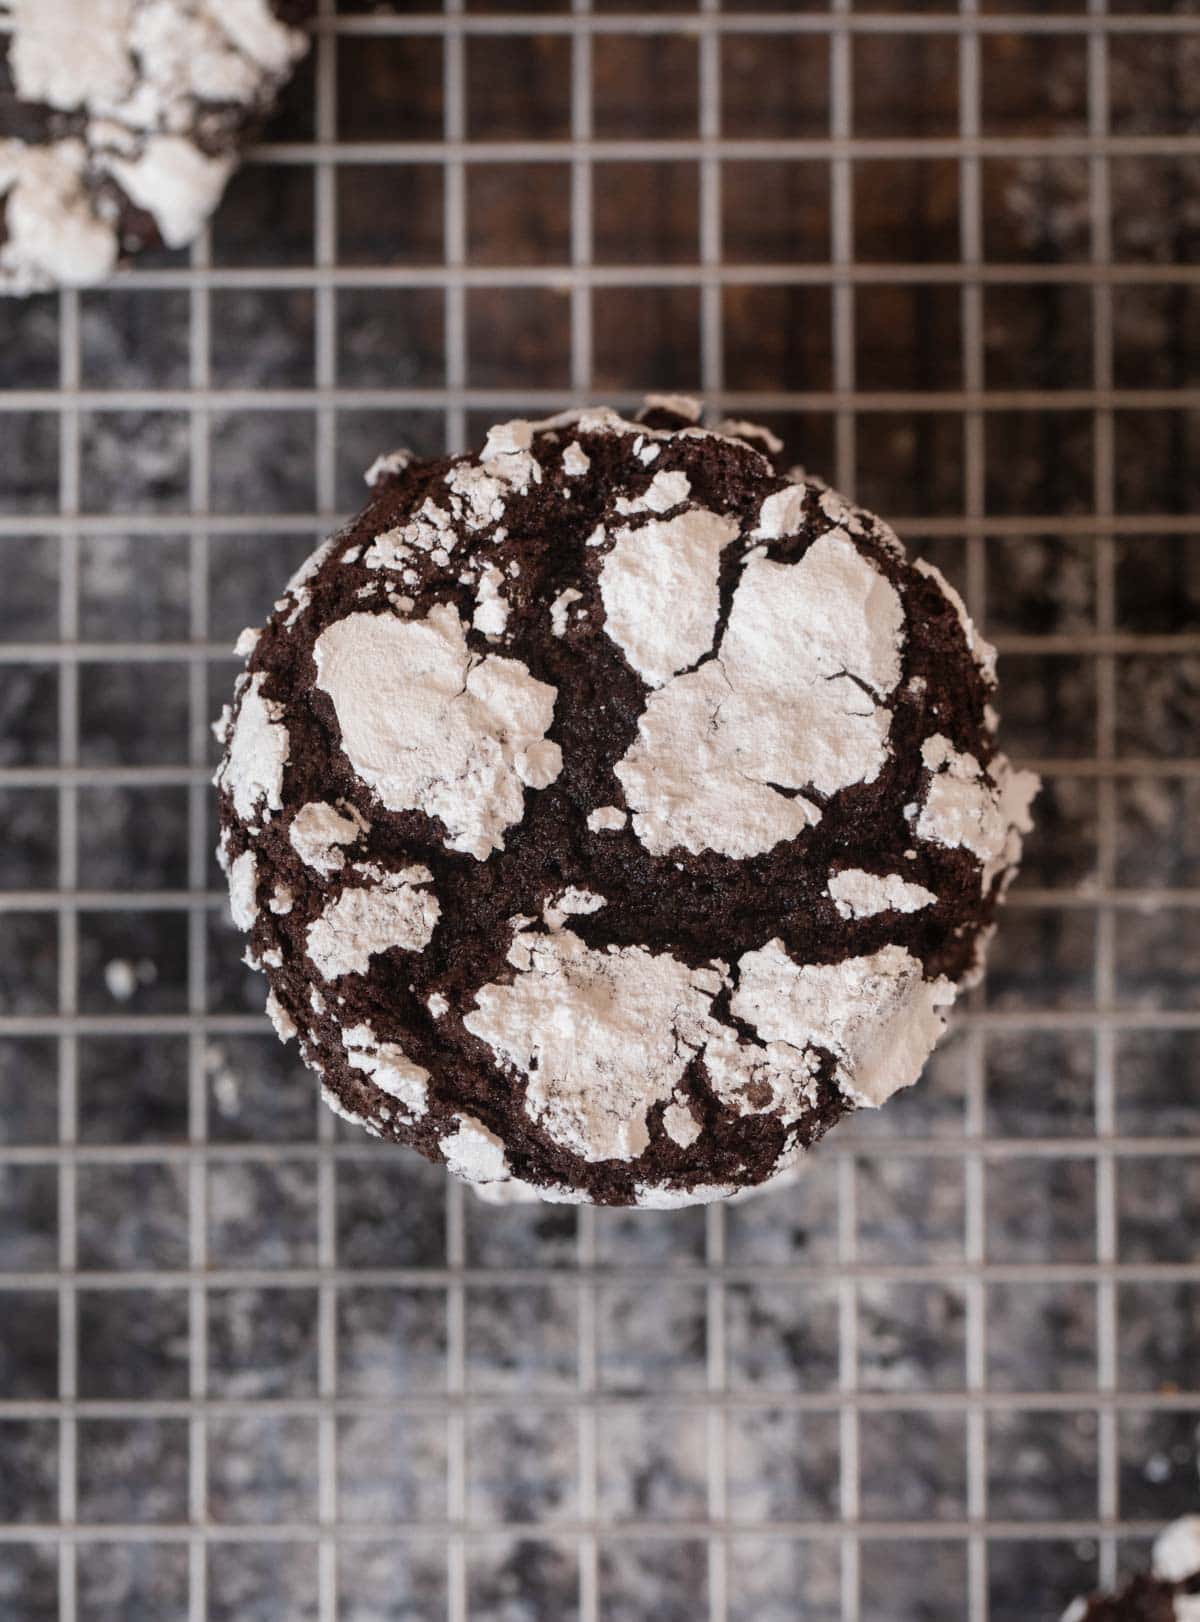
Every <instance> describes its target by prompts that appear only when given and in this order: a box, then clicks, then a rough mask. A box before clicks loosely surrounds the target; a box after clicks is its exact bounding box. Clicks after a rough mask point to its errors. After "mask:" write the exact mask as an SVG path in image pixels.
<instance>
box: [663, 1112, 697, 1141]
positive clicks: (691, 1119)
mask: <svg viewBox="0 0 1200 1622" xmlns="http://www.w3.org/2000/svg"><path fill="white" fill-rule="evenodd" d="M663 1131H664V1132H665V1133H666V1134H667V1136H668V1137H669V1138H670V1139H671V1141H672V1143H677V1144H678V1145H679V1146H680V1148H681V1149H690V1148H691V1146H692V1144H693V1143H695V1141H696V1139H697V1138H700V1137H703V1136H704V1128H703V1127H702V1126H701V1124H700V1122H699V1121H698V1120H697V1119H696V1117H695V1116H694V1115H693V1114H692V1112H691V1110H690V1109H688V1108H687V1107H686V1105H684V1104H668V1105H667V1107H666V1109H665V1110H663Z"/></svg>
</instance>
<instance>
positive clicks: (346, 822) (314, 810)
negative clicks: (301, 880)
mask: <svg viewBox="0 0 1200 1622" xmlns="http://www.w3.org/2000/svg"><path fill="white" fill-rule="evenodd" d="M368 831H369V824H368V822H367V820H366V818H365V817H364V816H362V815H361V813H360V812H358V811H357V810H355V808H354V806H352V805H345V804H343V806H342V808H341V809H340V810H339V808H338V807H337V806H335V805H326V804H325V802H324V801H322V800H312V801H310V803H309V804H308V805H302V806H301V807H300V809H299V811H297V812H296V815H295V816H294V817H293V819H292V825H291V827H290V828H289V829H288V840H289V842H290V843H291V847H292V849H293V850H294V851H295V852H296V855H297V856H299V858H300V860H301V861H302V862H304V863H305V864H306V865H307V866H309V867H311V868H312V869H313V871H314V872H315V873H321V874H323V875H324V876H325V877H326V878H328V877H329V875H330V874H331V873H339V872H340V871H341V870H342V868H343V867H345V865H346V853H345V851H344V850H343V849H342V848H341V847H342V846H343V845H352V844H353V843H354V841H355V840H356V839H358V838H359V836H360V835H361V834H363V833H366V832H368Z"/></svg>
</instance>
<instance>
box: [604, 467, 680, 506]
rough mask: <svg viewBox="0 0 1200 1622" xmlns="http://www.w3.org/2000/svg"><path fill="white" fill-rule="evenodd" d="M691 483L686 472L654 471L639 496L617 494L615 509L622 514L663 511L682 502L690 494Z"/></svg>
mask: <svg viewBox="0 0 1200 1622" xmlns="http://www.w3.org/2000/svg"><path fill="white" fill-rule="evenodd" d="M691 490H692V483H691V480H690V479H689V478H688V476H687V474H686V473H683V472H680V471H676V472H673V473H656V474H655V475H654V477H653V478H652V479H651V480H650V483H649V485H647V487H646V489H645V490H644V491H643V493H642V494H641V495H640V496H618V497H617V500H616V510H617V512H619V513H621V514H622V515H623V516H628V515H629V514H631V513H665V512H670V510H671V508H672V507H678V506H681V505H682V504H683V502H685V501H686V500H687V498H688V496H689V495H690V494H691Z"/></svg>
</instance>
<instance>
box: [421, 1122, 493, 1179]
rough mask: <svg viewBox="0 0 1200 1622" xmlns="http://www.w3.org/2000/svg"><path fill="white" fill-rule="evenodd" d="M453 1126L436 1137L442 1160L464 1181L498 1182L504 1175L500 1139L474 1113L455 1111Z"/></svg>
mask: <svg viewBox="0 0 1200 1622" xmlns="http://www.w3.org/2000/svg"><path fill="white" fill-rule="evenodd" d="M455 1120H456V1121H457V1123H458V1126H457V1129H456V1130H455V1132H454V1133H452V1134H451V1135H449V1136H447V1137H444V1138H439V1139H438V1148H439V1149H440V1150H441V1151H442V1153H443V1154H444V1155H445V1157H446V1164H447V1166H449V1168H450V1170H451V1171H452V1172H453V1173H454V1174H455V1176H457V1177H463V1178H465V1179H466V1181H467V1182H468V1183H500V1182H504V1181H506V1180H507V1178H508V1162H507V1161H506V1160H505V1158H504V1142H503V1139H501V1138H498V1137H497V1136H496V1134H495V1133H494V1132H492V1131H489V1129H488V1128H487V1127H486V1126H484V1124H483V1122H482V1121H481V1120H479V1119H478V1117H476V1116H474V1115H457V1116H455Z"/></svg>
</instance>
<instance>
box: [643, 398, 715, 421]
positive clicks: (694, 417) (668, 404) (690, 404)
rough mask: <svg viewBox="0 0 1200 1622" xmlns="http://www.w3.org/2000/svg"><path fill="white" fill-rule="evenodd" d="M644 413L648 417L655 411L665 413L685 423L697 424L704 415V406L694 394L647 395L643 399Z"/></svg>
mask: <svg viewBox="0 0 1200 1622" xmlns="http://www.w3.org/2000/svg"><path fill="white" fill-rule="evenodd" d="M642 411H643V413H644V414H645V415H646V416H649V415H650V414H651V412H654V411H665V412H667V413H668V414H669V415H670V416H672V417H678V418H680V420H681V421H683V422H690V423H696V422H699V421H700V418H701V416H702V415H703V413H704V406H703V403H702V402H701V401H700V400H697V399H696V397H695V395H692V394H647V395H645V396H643V399H642Z"/></svg>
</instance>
